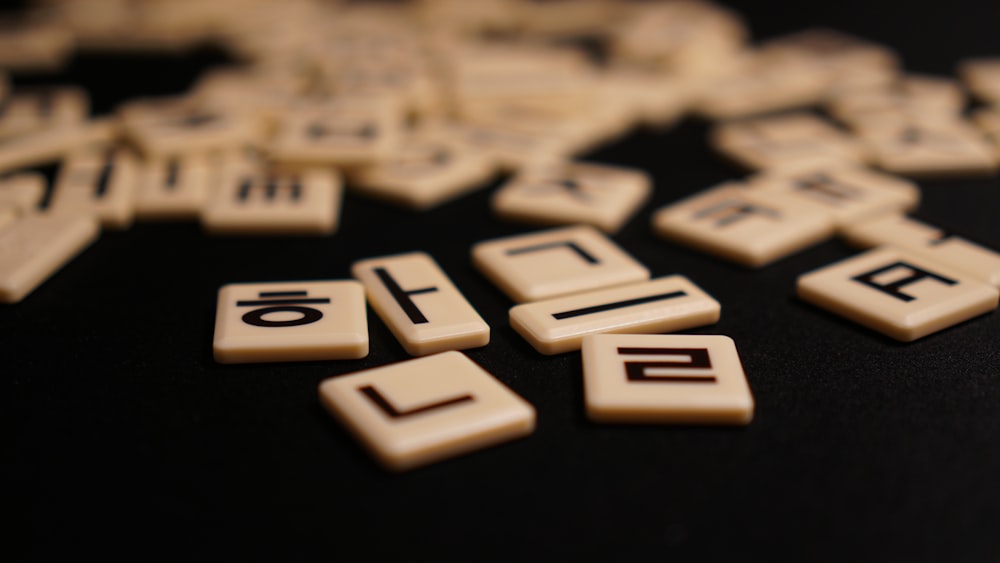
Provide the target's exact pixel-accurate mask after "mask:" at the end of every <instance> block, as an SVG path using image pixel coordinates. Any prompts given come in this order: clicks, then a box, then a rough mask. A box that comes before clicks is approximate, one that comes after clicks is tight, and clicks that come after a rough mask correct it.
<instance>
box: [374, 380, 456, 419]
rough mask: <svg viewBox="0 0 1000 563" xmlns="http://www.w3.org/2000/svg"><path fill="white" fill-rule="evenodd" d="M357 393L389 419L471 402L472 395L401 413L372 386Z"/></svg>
mask: <svg viewBox="0 0 1000 563" xmlns="http://www.w3.org/2000/svg"><path fill="white" fill-rule="evenodd" d="M358 391H361V393H362V394H364V396H365V397H368V399H369V400H371V402H373V403H375V405H376V406H378V408H379V409H381V410H382V412H384V413H385V414H387V415H389V417H390V418H403V417H407V416H413V415H415V414H420V413H424V412H427V411H431V410H435V409H440V408H442V407H447V406H451V405H455V404H458V403H465V402H467V401H472V400H473V398H472V395H461V396H459V397H454V398H451V399H446V400H444V401H439V402H437V403H431V404H429V405H424V406H422V407H417V408H414V409H410V410H408V411H401V410H398V409H396V407H394V406H393V405H392V403H390V402H389V401H388V400H387V399H386V398H385V397H383V396H382V394H381V393H379V392H378V390H377V389H375V387H374V386H372V385H362V386H361V387H358Z"/></svg>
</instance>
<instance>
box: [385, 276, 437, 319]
mask: <svg viewBox="0 0 1000 563" xmlns="http://www.w3.org/2000/svg"><path fill="white" fill-rule="evenodd" d="M375 275H376V276H378V279H380V280H382V283H383V284H384V285H385V288H386V289H388V290H389V293H390V294H392V298H393V299H395V300H396V303H399V306H400V307H402V308H403V312H404V313H406V316H407V317H409V318H410V322H412V323H413V324H417V325H419V324H424V323H426V322H428V320H427V317H425V316H424V314H423V313H421V312H420V309H418V308H417V305H416V304H415V303H414V302H413V300H412V299H410V296H411V295H420V294H423V293H433V292H435V291H437V290H438V288H436V287H433V286H432V287H422V288H420V289H411V290H409V291H407V290H405V289H403V288H402V287H400V286H399V284H398V283H396V280H394V279H392V276H390V275H389V272H387V271H386V270H385V268H375Z"/></svg>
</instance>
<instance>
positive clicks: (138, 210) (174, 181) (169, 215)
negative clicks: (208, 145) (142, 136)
mask: <svg viewBox="0 0 1000 563" xmlns="http://www.w3.org/2000/svg"><path fill="white" fill-rule="evenodd" d="M211 168H212V163H211V160H210V157H206V156H203V155H196V154H192V155H184V156H174V157H167V158H162V159H161V158H157V159H151V160H147V161H145V162H144V163H143V164H142V170H141V172H140V177H139V182H138V184H137V185H136V193H135V215H136V217H137V218H139V219H143V220H148V219H188V218H196V217H198V216H199V214H200V213H201V210H202V208H203V207H204V205H205V202H206V201H207V199H208V193H209V181H210V179H211V178H212V170H211Z"/></svg>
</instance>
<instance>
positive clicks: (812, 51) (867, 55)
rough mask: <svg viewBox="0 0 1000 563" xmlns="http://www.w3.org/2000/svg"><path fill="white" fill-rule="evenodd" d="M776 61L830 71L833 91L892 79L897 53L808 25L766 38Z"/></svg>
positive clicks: (766, 50) (767, 50)
mask: <svg viewBox="0 0 1000 563" xmlns="http://www.w3.org/2000/svg"><path fill="white" fill-rule="evenodd" d="M760 50H761V52H763V53H764V54H765V55H766V56H767V57H769V58H770V59H771V60H773V61H774V62H775V64H783V62H784V61H787V60H795V61H804V62H806V63H808V64H811V65H813V66H817V67H820V68H822V69H824V70H825V71H827V72H829V73H830V75H831V77H832V78H833V83H832V84H831V86H830V88H831V90H833V91H846V90H851V89H857V88H864V87H871V86H880V85H883V84H888V83H890V82H892V81H893V80H894V79H895V76H896V74H897V72H898V66H899V56H898V55H897V54H896V53H895V52H894V51H893V50H892V49H890V48H888V47H886V46H884V45H879V44H877V43H874V42H871V41H868V40H865V39H861V38H859V37H854V36H852V35H848V34H846V33H843V32H840V31H836V30H833V29H828V28H810V29H805V30H802V31H796V32H793V33H790V34H788V35H783V36H780V37H777V38H774V39H770V40H768V41H765V42H764V43H763V44H762V45H761V46H760Z"/></svg>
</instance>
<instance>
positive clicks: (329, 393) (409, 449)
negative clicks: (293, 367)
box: [319, 351, 535, 471]
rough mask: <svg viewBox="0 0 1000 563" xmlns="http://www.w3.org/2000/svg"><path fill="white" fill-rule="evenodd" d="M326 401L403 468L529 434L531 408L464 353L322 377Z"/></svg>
mask: <svg viewBox="0 0 1000 563" xmlns="http://www.w3.org/2000/svg"><path fill="white" fill-rule="evenodd" d="M319 394H320V400H321V402H322V404H323V406H324V407H326V409H327V410H328V411H329V412H330V414H332V415H333V416H334V417H335V418H336V419H337V420H338V421H340V423H341V424H343V425H344V426H346V427H347V429H348V430H349V431H350V432H351V433H352V434H353V435H354V436H355V438H357V439H358V440H359V441H360V442H361V444H362V445H363V446H364V447H365V449H367V450H368V451H369V452H370V453H371V454H372V455H373V456H374V457H375V459H376V460H377V461H378V462H379V463H380V464H381V465H382V466H383V467H385V468H386V469H389V470H392V471H404V470H408V469H413V468H415V467H419V466H422V465H427V464H430V463H434V462H437V461H441V460H444V459H447V458H450V457H455V456H458V455H462V454H465V453H469V452H472V451H475V450H479V449H483V448H487V447H490V446H493V445H496V444H499V443H502V442H506V441H509V440H513V439H515V438H520V437H522V436H526V435H528V434H531V433H532V432H534V429H535V409H534V407H532V406H531V405H530V404H529V403H528V402H526V401H525V400H524V399H522V398H521V397H519V396H518V395H516V394H515V393H514V392H513V391H511V390H510V389H508V388H507V387H506V386H504V385H503V384H502V383H500V382H499V381H498V380H497V379H496V378H494V377H493V376H492V375H490V374H489V373H488V372H486V371H485V370H484V369H483V368H481V367H479V366H478V365H476V363H475V362H473V361H472V360H470V359H469V358H468V357H467V356H465V355H464V354H462V353H461V352H455V351H450V352H442V353H440V354H435V355H432V356H426V357H422V358H416V359H412V360H407V361H404V362H400V363H396V364H391V365H388V366H383V367H379V368H374V369H369V370H365V371H360V372H357V373H353V374H348V375H342V376H337V377H333V378H330V379H327V380H326V381H324V382H323V383H321V384H320V387H319Z"/></svg>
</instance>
